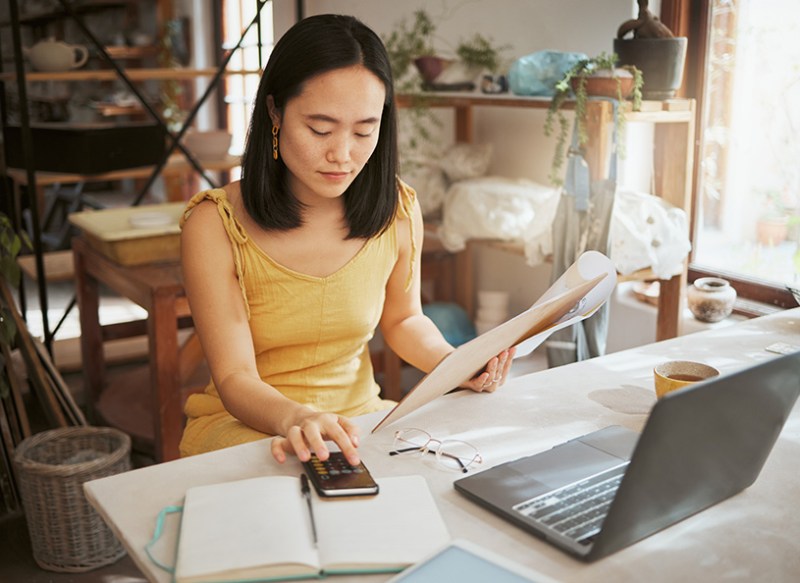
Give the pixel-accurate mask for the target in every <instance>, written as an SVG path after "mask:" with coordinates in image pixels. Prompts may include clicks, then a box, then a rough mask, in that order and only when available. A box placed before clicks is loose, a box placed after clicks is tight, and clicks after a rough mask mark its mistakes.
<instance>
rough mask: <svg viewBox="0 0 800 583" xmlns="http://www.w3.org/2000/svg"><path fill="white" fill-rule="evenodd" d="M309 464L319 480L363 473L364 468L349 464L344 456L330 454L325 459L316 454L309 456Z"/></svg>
mask: <svg viewBox="0 0 800 583" xmlns="http://www.w3.org/2000/svg"><path fill="white" fill-rule="evenodd" d="M311 466H312V467H313V468H314V471H315V472H316V473H317V474H318V475H319V478H320V479H321V480H329V479H331V478H334V477H336V476H340V475H345V474H363V473H364V471H365V470H364V468H363V467H361V466H351V465H350V464H349V463H348V461H347V460H346V459H345V458H344V456H338V455H333V454H332V455H331V456H330V457H329V458H328V459H327V460H325V461H322V460H320V459H319V458H317V456H315V455H312V456H311Z"/></svg>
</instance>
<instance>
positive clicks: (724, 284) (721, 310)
mask: <svg viewBox="0 0 800 583" xmlns="http://www.w3.org/2000/svg"><path fill="white" fill-rule="evenodd" d="M686 297H687V300H688V302H689V310H691V312H692V314H694V317H695V318H697V319H698V320H700V321H701V322H719V321H720V320H722V319H724V318H727V317H728V316H730V315H731V312H732V311H733V304H734V302H735V301H736V290H735V289H734V288H733V287H732V286H731V284H730V282H729V281H728V280H726V279H722V278H719V277H700V278H698V279H696V280H695V281H694V283H693V284H692V285H691V286H689V290H688V291H687V294H686Z"/></svg>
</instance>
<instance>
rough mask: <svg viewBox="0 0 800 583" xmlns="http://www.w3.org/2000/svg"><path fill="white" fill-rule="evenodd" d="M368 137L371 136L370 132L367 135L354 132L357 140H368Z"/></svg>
mask: <svg viewBox="0 0 800 583" xmlns="http://www.w3.org/2000/svg"><path fill="white" fill-rule="evenodd" d="M370 136H372V132H369V133H367V134H359V133H358V132H356V137H358V138H369V137H370Z"/></svg>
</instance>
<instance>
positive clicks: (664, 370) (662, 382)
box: [653, 360, 719, 399]
mask: <svg viewBox="0 0 800 583" xmlns="http://www.w3.org/2000/svg"><path fill="white" fill-rule="evenodd" d="M716 376H719V371H718V370H717V369H716V368H714V367H713V366H709V365H707V364H703V363H702V362H693V361H691V360H670V361H667V362H662V363H661V364H659V365H658V366H656V367H655V368H654V369H653V377H654V379H655V388H656V396H657V397H658V398H659V399H660V398H661V397H663V396H664V395H666V394H667V393H669V392H672V391H675V390H678V389H682V388H683V387H685V386H687V385H691V384H694V383H699V382H700V381H704V380H706V379H710V378H712V377H716Z"/></svg>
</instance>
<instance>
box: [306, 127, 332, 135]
mask: <svg viewBox="0 0 800 583" xmlns="http://www.w3.org/2000/svg"><path fill="white" fill-rule="evenodd" d="M308 129H310V130H311V131H312V132H313V133H314V135H317V136H327V135H328V134H330V132H322V131H319V130H315V129H314V128H312V127H311V126H309V127H308Z"/></svg>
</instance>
